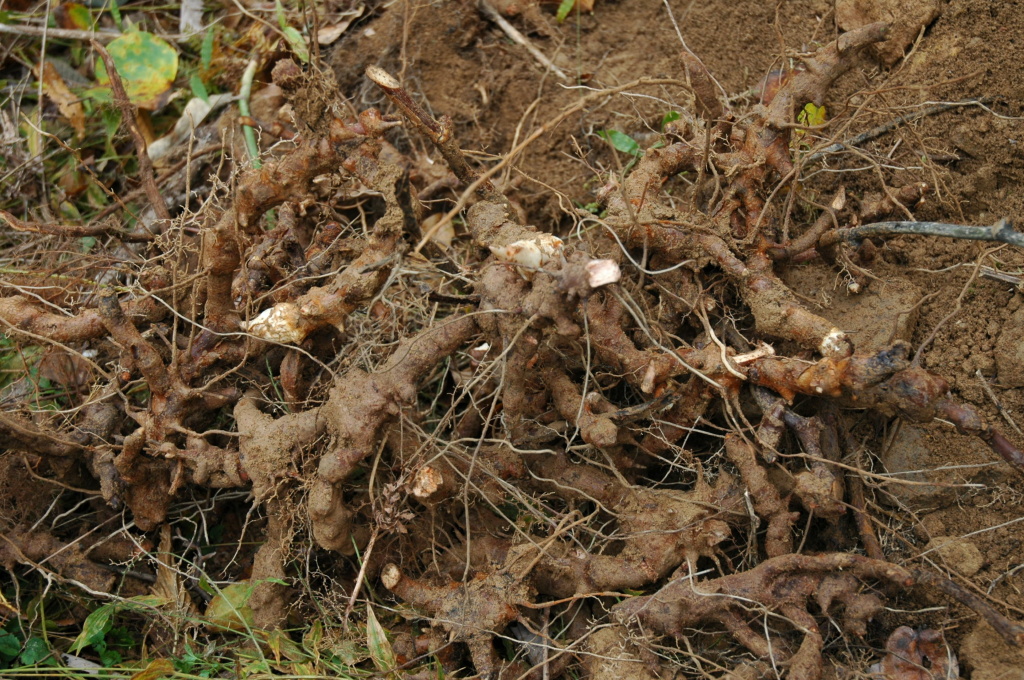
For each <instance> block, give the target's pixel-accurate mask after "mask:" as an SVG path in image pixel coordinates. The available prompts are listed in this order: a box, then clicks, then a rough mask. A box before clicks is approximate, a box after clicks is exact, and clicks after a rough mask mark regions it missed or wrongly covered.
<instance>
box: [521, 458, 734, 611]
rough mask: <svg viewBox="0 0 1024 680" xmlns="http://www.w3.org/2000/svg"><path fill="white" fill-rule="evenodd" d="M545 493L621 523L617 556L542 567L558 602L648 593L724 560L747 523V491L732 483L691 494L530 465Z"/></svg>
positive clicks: (560, 464) (552, 464) (548, 464)
mask: <svg viewBox="0 0 1024 680" xmlns="http://www.w3.org/2000/svg"><path fill="white" fill-rule="evenodd" d="M530 458H531V459H530V460H529V462H528V465H529V466H530V469H531V471H532V472H533V474H534V475H535V477H537V478H538V481H539V482H540V486H541V487H542V488H543V489H545V490H548V491H551V492H553V493H556V494H558V495H559V496H560V497H561V498H563V499H565V500H566V501H572V502H576V503H588V502H589V503H595V504H597V506H598V508H599V509H600V510H601V511H602V512H603V513H604V514H606V515H607V516H609V517H614V518H615V523H616V526H615V532H614V533H613V534H612V537H613V538H614V539H615V541H616V542H617V543H618V544H619V547H618V549H617V550H616V551H615V554H599V553H597V552H596V551H595V552H585V551H582V550H565V551H564V554H563V555H561V556H557V557H556V556H555V554H554V551H549V552H548V554H547V556H546V557H544V558H542V559H541V560H540V567H539V569H540V570H541V571H542V572H543V573H544V584H545V585H544V592H545V593H547V594H549V595H552V596H555V597H568V596H571V595H576V594H584V593H593V592H601V591H614V590H624V589H636V588H641V587H643V586H645V585H648V584H650V583H654V582H655V581H658V580H660V579H663V578H665V577H666V576H668V575H669V574H671V573H672V572H673V571H674V570H676V569H677V568H679V567H680V565H684V566H687V567H688V566H692V565H695V564H696V563H697V560H698V559H700V558H701V557H710V558H713V559H717V546H718V545H719V544H720V543H722V542H724V541H725V540H727V539H728V538H729V537H730V536H731V534H732V527H731V524H732V523H736V522H738V521H745V519H746V517H745V511H744V509H743V507H742V506H743V501H742V490H741V489H740V488H739V487H738V485H737V484H736V480H734V479H733V478H731V477H730V476H729V475H725V474H723V475H721V476H720V477H719V478H718V480H716V483H715V485H714V486H712V485H709V484H707V483H705V482H703V480H698V483H697V486H696V488H694V489H693V490H692V491H689V492H685V493H684V492H677V491H672V490H667V489H666V490H656V489H647V488H644V487H640V486H633V485H629V484H625V483H623V481H621V479H616V477H614V476H612V475H610V474H607V473H604V472H602V471H600V470H599V469H597V468H596V467H595V466H593V465H574V464H572V463H570V462H569V461H568V460H566V457H565V456H564V455H558V456H538V457H536V459H534V457H530Z"/></svg>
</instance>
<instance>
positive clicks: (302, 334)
mask: <svg viewBox="0 0 1024 680" xmlns="http://www.w3.org/2000/svg"><path fill="white" fill-rule="evenodd" d="M241 326H242V330H244V331H246V332H247V333H251V334H252V335H255V336H256V337H257V338H260V339H262V340H269V341H270V342H279V343H281V344H286V345H287V344H293V345H297V344H299V343H301V342H302V341H303V340H305V339H306V335H308V333H309V331H308V329H307V327H306V324H304V323H303V322H302V313H301V312H300V311H299V307H298V305H296V304H294V303H291V302H282V303H279V304H276V305H274V306H273V307H271V308H270V309H267V310H265V311H263V312H261V313H260V315H259V316H257V317H256V318H255V319H253V320H252V321H249V322H245V321H243V322H242V324H241Z"/></svg>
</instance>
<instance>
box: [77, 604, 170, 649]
mask: <svg viewBox="0 0 1024 680" xmlns="http://www.w3.org/2000/svg"><path fill="white" fill-rule="evenodd" d="M169 602H170V600H169V599H167V598H166V597H160V596H159V595H136V596H135V597H131V598H128V599H127V600H121V601H119V602H111V603H110V604H105V605H103V606H101V607H99V608H97V609H96V610H94V611H93V612H92V613H91V614H89V616H87V617H86V618H85V623H83V624H82V632H81V633H79V634H78V637H76V638H75V641H74V642H73V643H71V649H70V651H71V653H72V654H77V653H78V652H80V651H82V650H83V649H84V648H86V647H89V646H92V647H94V648H95V647H97V646H103V642H104V638H105V637H106V636H107V633H109V632H110V629H111V627H112V626H113V623H114V615H115V614H117V613H118V612H120V611H126V610H128V611H132V610H134V611H138V610H140V609H154V608H156V607H162V606H163V605H165V604H168V603H169ZM105 648H106V647H105V646H103V649H105ZM97 651H101V650H97Z"/></svg>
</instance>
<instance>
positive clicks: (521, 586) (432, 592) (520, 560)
mask: <svg viewBox="0 0 1024 680" xmlns="http://www.w3.org/2000/svg"><path fill="white" fill-rule="evenodd" d="M537 552H538V549H537V548H536V547H534V546H531V545H521V546H517V547H515V548H513V549H511V550H509V551H508V553H507V554H506V556H505V561H504V563H503V564H502V565H501V566H500V567H499V568H497V569H494V570H493V571H491V572H490V573H480V574H477V575H476V576H475V577H473V578H471V579H469V580H467V581H465V582H449V583H445V584H443V585H433V584H431V583H428V582H426V581H422V580H420V579H416V578H412V577H410V576H406V575H405V574H403V573H402V570H401V569H399V568H398V567H397V566H396V565H394V564H388V565H386V566H385V567H384V569H383V571H382V572H381V581H382V582H383V584H384V587H385V588H387V589H388V590H390V591H391V592H393V593H394V594H395V595H397V596H399V597H401V598H402V599H403V600H405V601H406V602H408V603H410V604H412V605H413V606H415V607H417V608H419V609H421V610H423V611H424V612H426V613H427V614H428V615H429V616H430V618H431V622H432V624H433V625H434V626H437V627H438V628H440V629H441V630H443V631H444V633H445V636H446V637H447V640H446V642H461V643H465V644H466V646H467V647H468V648H469V653H470V655H471V656H472V659H473V665H474V666H475V668H476V671H477V673H479V674H480V675H481V676H483V677H485V678H494V679H497V678H502V677H514V676H512V675H511V674H510V673H509V674H506V673H503V667H504V665H505V664H504V663H503V662H502V661H501V659H500V658H499V656H498V652H497V649H496V648H495V646H494V636H496V635H499V634H501V633H502V632H503V631H504V630H505V628H506V627H507V626H508V625H509V624H510V623H512V622H513V621H517V620H519V619H520V618H521V614H520V612H519V606H521V605H524V604H529V603H531V602H532V601H533V599H534V597H535V592H534V590H533V588H532V586H531V585H530V581H529V579H528V578H527V577H528V576H529V574H530V572H531V571H532V569H533V566H534V565H535V564H536V561H537ZM519 670H521V669H519Z"/></svg>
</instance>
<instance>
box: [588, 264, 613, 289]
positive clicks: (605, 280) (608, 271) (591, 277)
mask: <svg viewBox="0 0 1024 680" xmlns="http://www.w3.org/2000/svg"><path fill="white" fill-rule="evenodd" d="M586 269H587V284H589V285H590V287H591V288H600V287H601V286H607V285H608V284H609V283H618V282H619V280H620V279H622V270H621V269H619V265H618V263H616V262H615V260H591V261H590V262H588V263H587V266H586Z"/></svg>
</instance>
